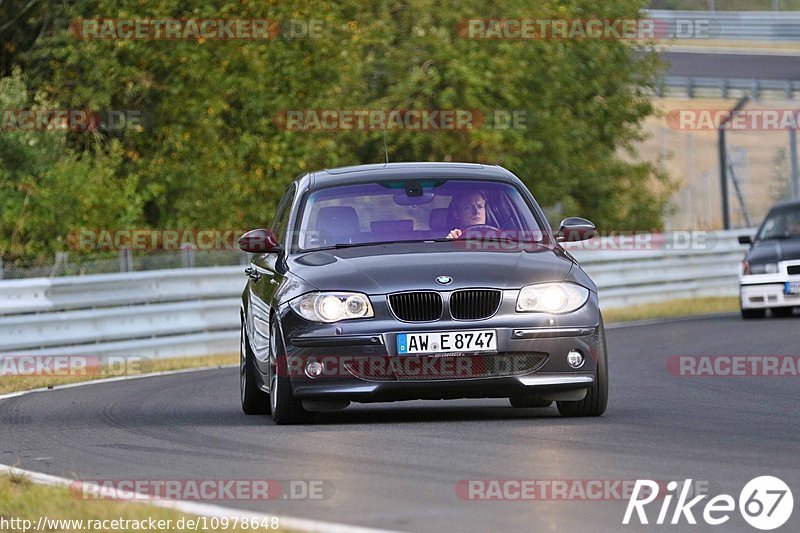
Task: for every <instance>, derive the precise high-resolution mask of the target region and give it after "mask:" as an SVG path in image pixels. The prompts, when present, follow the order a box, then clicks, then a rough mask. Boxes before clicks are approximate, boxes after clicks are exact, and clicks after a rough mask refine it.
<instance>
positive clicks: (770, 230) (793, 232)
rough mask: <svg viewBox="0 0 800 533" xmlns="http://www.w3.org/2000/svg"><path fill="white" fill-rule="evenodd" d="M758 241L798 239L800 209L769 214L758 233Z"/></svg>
mask: <svg viewBox="0 0 800 533" xmlns="http://www.w3.org/2000/svg"><path fill="white" fill-rule="evenodd" d="M758 239H759V240H762V241H763V240H768V239H800V209H794V210H781V211H776V212H773V213H770V214H769V215H768V216H767V219H766V220H765V221H764V224H763V225H762V226H761V231H759V232H758Z"/></svg>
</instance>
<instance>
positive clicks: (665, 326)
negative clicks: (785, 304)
mask: <svg viewBox="0 0 800 533" xmlns="http://www.w3.org/2000/svg"><path fill="white" fill-rule="evenodd" d="M798 346H800V317H795V318H788V319H766V320H754V321H747V322H745V321H742V320H741V319H740V318H739V317H738V316H733V315H728V316H717V317H707V318H695V319H684V320H675V321H667V322H661V323H651V324H639V325H624V326H617V327H613V328H611V329H609V330H608V347H609V368H610V402H609V407H608V411H607V412H606V414H605V415H604V416H603V417H600V418H590V419H567V418H561V417H559V416H558V414H557V411H556V409H555V406H551V407H549V408H541V409H514V408H511V407H510V406H509V404H508V402H507V401H504V400H461V401H443V402H431V401H427V402H421V401H420V402H402V403H393V404H373V405H361V404H354V405H352V406H351V407H349V408H348V409H346V410H344V411H340V412H334V413H328V414H326V415H324V416H323V418H322V419H321V421H320V422H319V423H317V424H315V425H304V426H275V425H273V424H272V422H271V420H270V419H269V418H268V417H265V416H245V415H244V414H243V413H242V411H241V409H240V406H239V390H238V375H237V369H236V368H226V369H219V370H209V371H200V372H192V373H185V374H175V375H168V376H160V377H152V378H144V379H134V380H127V381H119V382H113V383H103V384H96V385H89V386H85V387H76V388H71V389H62V390H59V389H56V390H53V391H49V392H38V393H32V394H28V395H25V396H21V397H16V398H10V399H6V400H2V401H0V418H2V419H3V420H5V421H6V422H4V423H3V424H2V425H0V444H2V446H0V448H1V449H2V457H1V458H0V463H3V464H6V465H16V466H19V467H21V468H25V469H29V470H34V471H38V472H44V473H48V474H54V475H59V476H64V477H68V478H76V479H117V480H119V479H160V480H163V479H273V480H318V481H324V482H325V486H326V487H327V488H326V494H325V498H324V499H321V500H309V499H299V500H292V499H278V500H274V501H272V500H270V501H264V500H256V501H254V500H238V501H221V502H212V503H215V504H220V505H224V506H229V507H237V508H246V509H252V510H257V511H261V512H265V513H275V514H279V515H285V516H293V517H298V518H308V519H314V520H321V521H325V522H335V523H342V524H350V525H357V526H365V527H374V528H381V529H392V530H405V531H489V530H496V531H640V530H651V529H650V528H646V527H644V526H640V525H636V526H635V525H628V526H622V525H621V521H622V518H623V514H624V512H625V508H626V505H627V500H625V499H615V498H614V496H613V494H610V499H605V500H599V501H597V500H592V501H587V500H585V499H566V500H564V499H560V500H545V501H542V500H530V499H527V500H514V501H496V500H495V501H485V500H477V501H476V500H469V499H464V498H461V497H459V494H457V491H456V487H457V486H458V483H459V481H461V480H508V479H516V480H519V479H526V480H566V481H570V482H572V481H574V480H586V481H589V480H606V481H609V480H635V479H641V478H649V479H653V480H661V481H665V482H666V481H669V480H677V481H681V482H682V481H683V480H685V479H693V480H695V482H696V483H697V482H699V484H697V487H699V490H703V489H705V490H706V491H707V492H708V493H709V494H710V495H711V496H714V495H717V494H723V493H724V494H730V495H732V496H733V497H734V499H736V500H738V497H739V493H740V491H741V490H742V487H743V486H744V485H745V483H746V482H747V481H749V480H750V479H752V478H754V477H757V476H761V475H774V476H778V477H780V478H781V479H783V481H785V482H786V483H787V484H788V485H789V487H791V488H792V489H793V491H794V499H795V507H797V506H798V504H800V502H798V500H800V457H799V455H800V454H799V453H798V452H800V415H799V414H798V383H799V380H798V378H797V377H796V376H795V377H787V376H784V377H775V376H772V377H764V376H762V377H719V376H705V377H697V376H695V377H681V376H676V375H672V374H671V373H670V372H668V370H667V360H668V358H669V357H670V356H673V355H774V354H782V355H797V353H798ZM8 420H12V421H13V423H9V422H8ZM485 486H486V487H488V485H485ZM506 486H507V485H506ZM706 501H707V500H706ZM660 502H661V500H659V501H657V502H655V503H653V504H651V505H650V506H648V507H647V511H648V517H649V519H650V521H651V523H652V521H654V520H655V519H656V517H657V515H658V512H659V509H660V505H661V503H660ZM703 504H704V502H701V505H700V506H698V507H699V509H698V507H696V508H695V512H694V515H695V518H696V519H697V520H698V522H699V523H700V525H697V526H691V525H689V524H687V522H686V521H685V520H683V521H682V522H681V523H680V525H678V526H669V525H663V526H658V527H656V528H655V529H656V530H660V531H726V532H727V531H757V530H756V529H754V528H752V527H751V526H749V525H748V524H747V523H746V522H745V521H744V519H743V518H742V516H741V515H740V514H739V512H738V509H737V510H736V511H734V512H733V513H731V518H730V520H729V521H728V522H727V523H726V524H724V525H722V526H716V527H712V526H708V525H705V524H704V523H703V521H702V516H701V515H702V505H703ZM672 505H673V506H674V502H673V504H672ZM668 516H669V517H671V516H672V513H671V512H670V513H669V515H668ZM634 523H637V524H638V522H636V521H635V520H634ZM651 528H652V526H651ZM798 530H800V511H798V509H797V508H795V511H794V513H793V515H792V517H791V518H790V520H789V522H788V523H787V524H786V525H784V526H783V527H782V528H781V529H780V530H779V531H798Z"/></svg>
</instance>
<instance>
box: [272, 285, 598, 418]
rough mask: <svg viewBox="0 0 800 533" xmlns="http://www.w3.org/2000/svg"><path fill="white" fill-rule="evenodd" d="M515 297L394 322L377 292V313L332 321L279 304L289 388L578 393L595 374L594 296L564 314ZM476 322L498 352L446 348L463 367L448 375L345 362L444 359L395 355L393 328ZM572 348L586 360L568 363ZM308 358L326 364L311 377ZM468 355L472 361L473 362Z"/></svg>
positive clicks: (396, 395)
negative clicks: (519, 309)
mask: <svg viewBox="0 0 800 533" xmlns="http://www.w3.org/2000/svg"><path fill="white" fill-rule="evenodd" d="M371 298H372V296H371ZM515 303H516V300H515V298H509V301H503V302H502V303H501V307H500V309H499V311H498V313H497V314H495V315H494V316H493V317H491V318H489V319H484V320H474V321H462V320H452V319H449V320H448V319H442V320H438V321H435V322H427V323H405V322H400V321H398V320H397V319H394V318H393V317H391V316H389V313H388V312H386V313H384V312H383V311H384V309H383V306H384V305H385V302H383V301H381V300H379V299H378V300H376V299H373V306H374V307H375V315H376V317H375V318H372V319H367V320H353V321H348V322H342V323H337V324H334V325H330V324H315V323H310V322H307V321H305V320H303V319H301V318H300V317H298V316H297V315H295V314H294V312H293V311H291V310H289V309H282V313H281V325H282V328H283V339H284V342H285V348H286V350H285V353H286V358H287V368H288V371H289V376H290V379H291V383H292V391H293V394H294V396H296V397H298V398H302V399H309V400H323V401H324V400H330V401H356V402H381V401H397V400H412V399H448V398H451V399H455V398H502V397H510V396H514V395H519V394H525V393H527V392H534V393H535V394H537V395H541V396H542V397H552V398H553V399H557V398H558V397H559V394H560V393H563V394H562V396H563V397H564V398H566V397H570V399H580V398H581V397H582V395H581V394H580V393H581V392H582V391H585V390H586V389H587V387H590V386H591V385H592V384H593V383H594V381H595V376H596V368H597V365H596V358H597V346H598V342H599V333H600V325H599V323H600V315H599V310H598V307H597V297H596V295H595V294H592V295H591V297H590V299H589V302H587V303H586V305H584V306H583V307H582V308H581V309H579V310H578V311H575V312H574V313H569V314H567V315H547V314H541V313H516V312H514V311H513V307H511V308H510V312H509V306H513V305H515ZM480 329H492V330H495V331H496V332H497V353H491V354H488V353H487V354H482V353H480V352H456V353H451V354H448V356H449V357H450V358H452V359H454V360H459V361H461V362H466V363H467V367H465V368H466V369H467V370H466V372H464V373H458V372H456V374H455V375H452V374H446V373H444V374H442V373H440V372H439V371H438V370H434V371H431V372H430V373H429V374H425V373H424V372H423V373H422V374H419V373H417V374H415V375H413V376H410V377H409V376H408V375H401V374H392V373H391V372H389V373H388V374H381V375H380V376H377V377H376V376H375V375H374V374H369V373H367V374H364V373H360V372H355V371H353V366H352V364H351V363H352V362H353V361H354V360H361V361H363V360H364V359H370V360H384V361H388V363H389V364H388V366H387V367H386V368H397V367H392V365H394V364H396V365H398V366H401V367H403V366H404V365H405V364H406V363H409V362H410V359H414V358H419V359H426V360H427V361H431V360H432V359H435V360H437V361H444V362H450V361H446V360H445V358H442V357H435V356H408V355H398V353H397V335H398V334H399V333H411V332H417V333H420V332H433V331H454V332H455V331H459V330H480ZM571 350H578V351H580V352H581V353H582V354H583V355H584V363H583V365H582V366H581V367H580V368H578V369H573V368H572V367H571V366H569V364H568V363H567V353H569V352H570V351H571ZM532 358H533V359H532ZM481 359H485V360H487V361H488V360H491V362H497V361H499V360H501V359H502V362H504V363H508V364H507V368H510V369H511V370H510V371H509V372H506V373H502V372H501V373H494V374H492V375H484V374H482V372H483V370H480V371H475V369H476V368H480V369H485V368H488V367H490V366H493V367H495V368H500V366H501V365H490V364H487V365H486V366H484V364H483V362H482V361H481ZM532 360H535V361H536V364H535V365H534V366H533V367H531V368H530V369H528V370H525V368H526V367H525V364H529V362H530V361H532ZM314 361H316V362H321V363H322V362H324V367H325V371H324V373H323V374H322V375H320V376H317V377H310V376H309V375H308V374H307V373H306V372H305V371H304V370H305V368H306V365H307V364H308V363H309V362H314ZM472 362H475V364H474V365H471V364H470V363H472ZM517 363H519V364H517ZM423 366H424V365H423ZM457 367H458V363H454V365H452V366H451V369H452V368H457ZM404 368H405V367H404ZM414 368H419V365H417V366H414ZM431 368H433V366H431ZM520 369H522V370H520ZM570 391H571V392H570Z"/></svg>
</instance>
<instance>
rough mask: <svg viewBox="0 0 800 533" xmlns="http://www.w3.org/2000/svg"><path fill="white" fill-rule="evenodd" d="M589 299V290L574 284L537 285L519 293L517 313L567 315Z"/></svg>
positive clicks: (525, 288)
mask: <svg viewBox="0 0 800 533" xmlns="http://www.w3.org/2000/svg"><path fill="white" fill-rule="evenodd" d="M588 299H589V289H587V288H585V287H581V286H580V285H575V284H574V283H538V284H536V285H528V286H527V287H523V288H522V290H521V291H519V296H518V297H517V311H519V312H523V313H524V312H539V313H569V312H571V311H575V310H576V309H578V308H579V307H581V306H582V305H583V304H585V303H586V300H588Z"/></svg>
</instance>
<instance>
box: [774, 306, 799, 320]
mask: <svg viewBox="0 0 800 533" xmlns="http://www.w3.org/2000/svg"><path fill="white" fill-rule="evenodd" d="M770 311H772V316H775V317H781V318H786V317H789V316H792V315H793V314H794V307H773V308H772V309H770Z"/></svg>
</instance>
